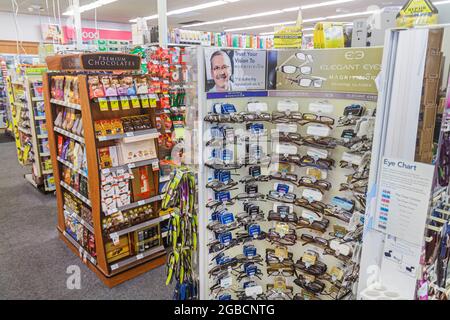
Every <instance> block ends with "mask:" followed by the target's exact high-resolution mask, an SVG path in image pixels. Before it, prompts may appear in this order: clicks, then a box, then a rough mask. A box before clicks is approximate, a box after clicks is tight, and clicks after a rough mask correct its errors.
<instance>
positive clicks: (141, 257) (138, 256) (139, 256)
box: [136, 253, 144, 260]
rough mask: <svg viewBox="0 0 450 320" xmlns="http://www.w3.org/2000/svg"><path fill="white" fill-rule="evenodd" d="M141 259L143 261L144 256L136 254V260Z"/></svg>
mask: <svg viewBox="0 0 450 320" xmlns="http://www.w3.org/2000/svg"><path fill="white" fill-rule="evenodd" d="M141 259H144V255H143V254H142V253H141V254H138V255H137V256H136V260H141Z"/></svg>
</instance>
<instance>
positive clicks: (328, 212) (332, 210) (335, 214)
mask: <svg viewBox="0 0 450 320" xmlns="http://www.w3.org/2000/svg"><path fill="white" fill-rule="evenodd" d="M323 214H324V215H325V216H327V217H331V218H335V219H338V220H341V221H343V222H345V223H349V222H350V220H351V219H352V217H353V214H352V213H351V212H348V211H345V210H343V209H340V208H337V207H335V206H332V207H331V206H330V207H328V208H326V209H325V210H324V211H323Z"/></svg>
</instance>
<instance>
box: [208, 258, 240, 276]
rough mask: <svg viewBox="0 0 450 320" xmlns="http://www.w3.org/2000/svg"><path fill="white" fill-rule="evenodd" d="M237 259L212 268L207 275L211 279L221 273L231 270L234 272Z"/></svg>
mask: <svg viewBox="0 0 450 320" xmlns="http://www.w3.org/2000/svg"><path fill="white" fill-rule="evenodd" d="M238 264H239V263H238V261H237V259H230V261H227V262H225V263H223V264H219V265H217V266H215V267H213V268H212V269H211V270H209V271H208V273H209V274H210V275H211V276H213V277H218V276H219V275H221V273H222V272H224V271H225V272H226V271H229V270H230V269H231V270H234V269H235V268H236V267H237V266H238ZM219 278H220V277H219Z"/></svg>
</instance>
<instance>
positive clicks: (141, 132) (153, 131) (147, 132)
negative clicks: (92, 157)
mask: <svg viewBox="0 0 450 320" xmlns="http://www.w3.org/2000/svg"><path fill="white" fill-rule="evenodd" d="M144 135H148V136H149V137H148V138H149V139H156V138H158V137H159V135H160V133H159V132H158V130H156V129H148V130H139V131H133V132H126V133H124V134H115V135H110V136H98V137H97V139H98V141H109V140H117V139H123V138H132V137H141V136H144Z"/></svg>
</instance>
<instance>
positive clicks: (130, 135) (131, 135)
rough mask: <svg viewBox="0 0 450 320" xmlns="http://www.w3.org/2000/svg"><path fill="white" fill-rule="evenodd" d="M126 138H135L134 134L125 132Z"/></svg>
mask: <svg viewBox="0 0 450 320" xmlns="http://www.w3.org/2000/svg"><path fill="white" fill-rule="evenodd" d="M125 137H128V138H129V137H134V132H125Z"/></svg>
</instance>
